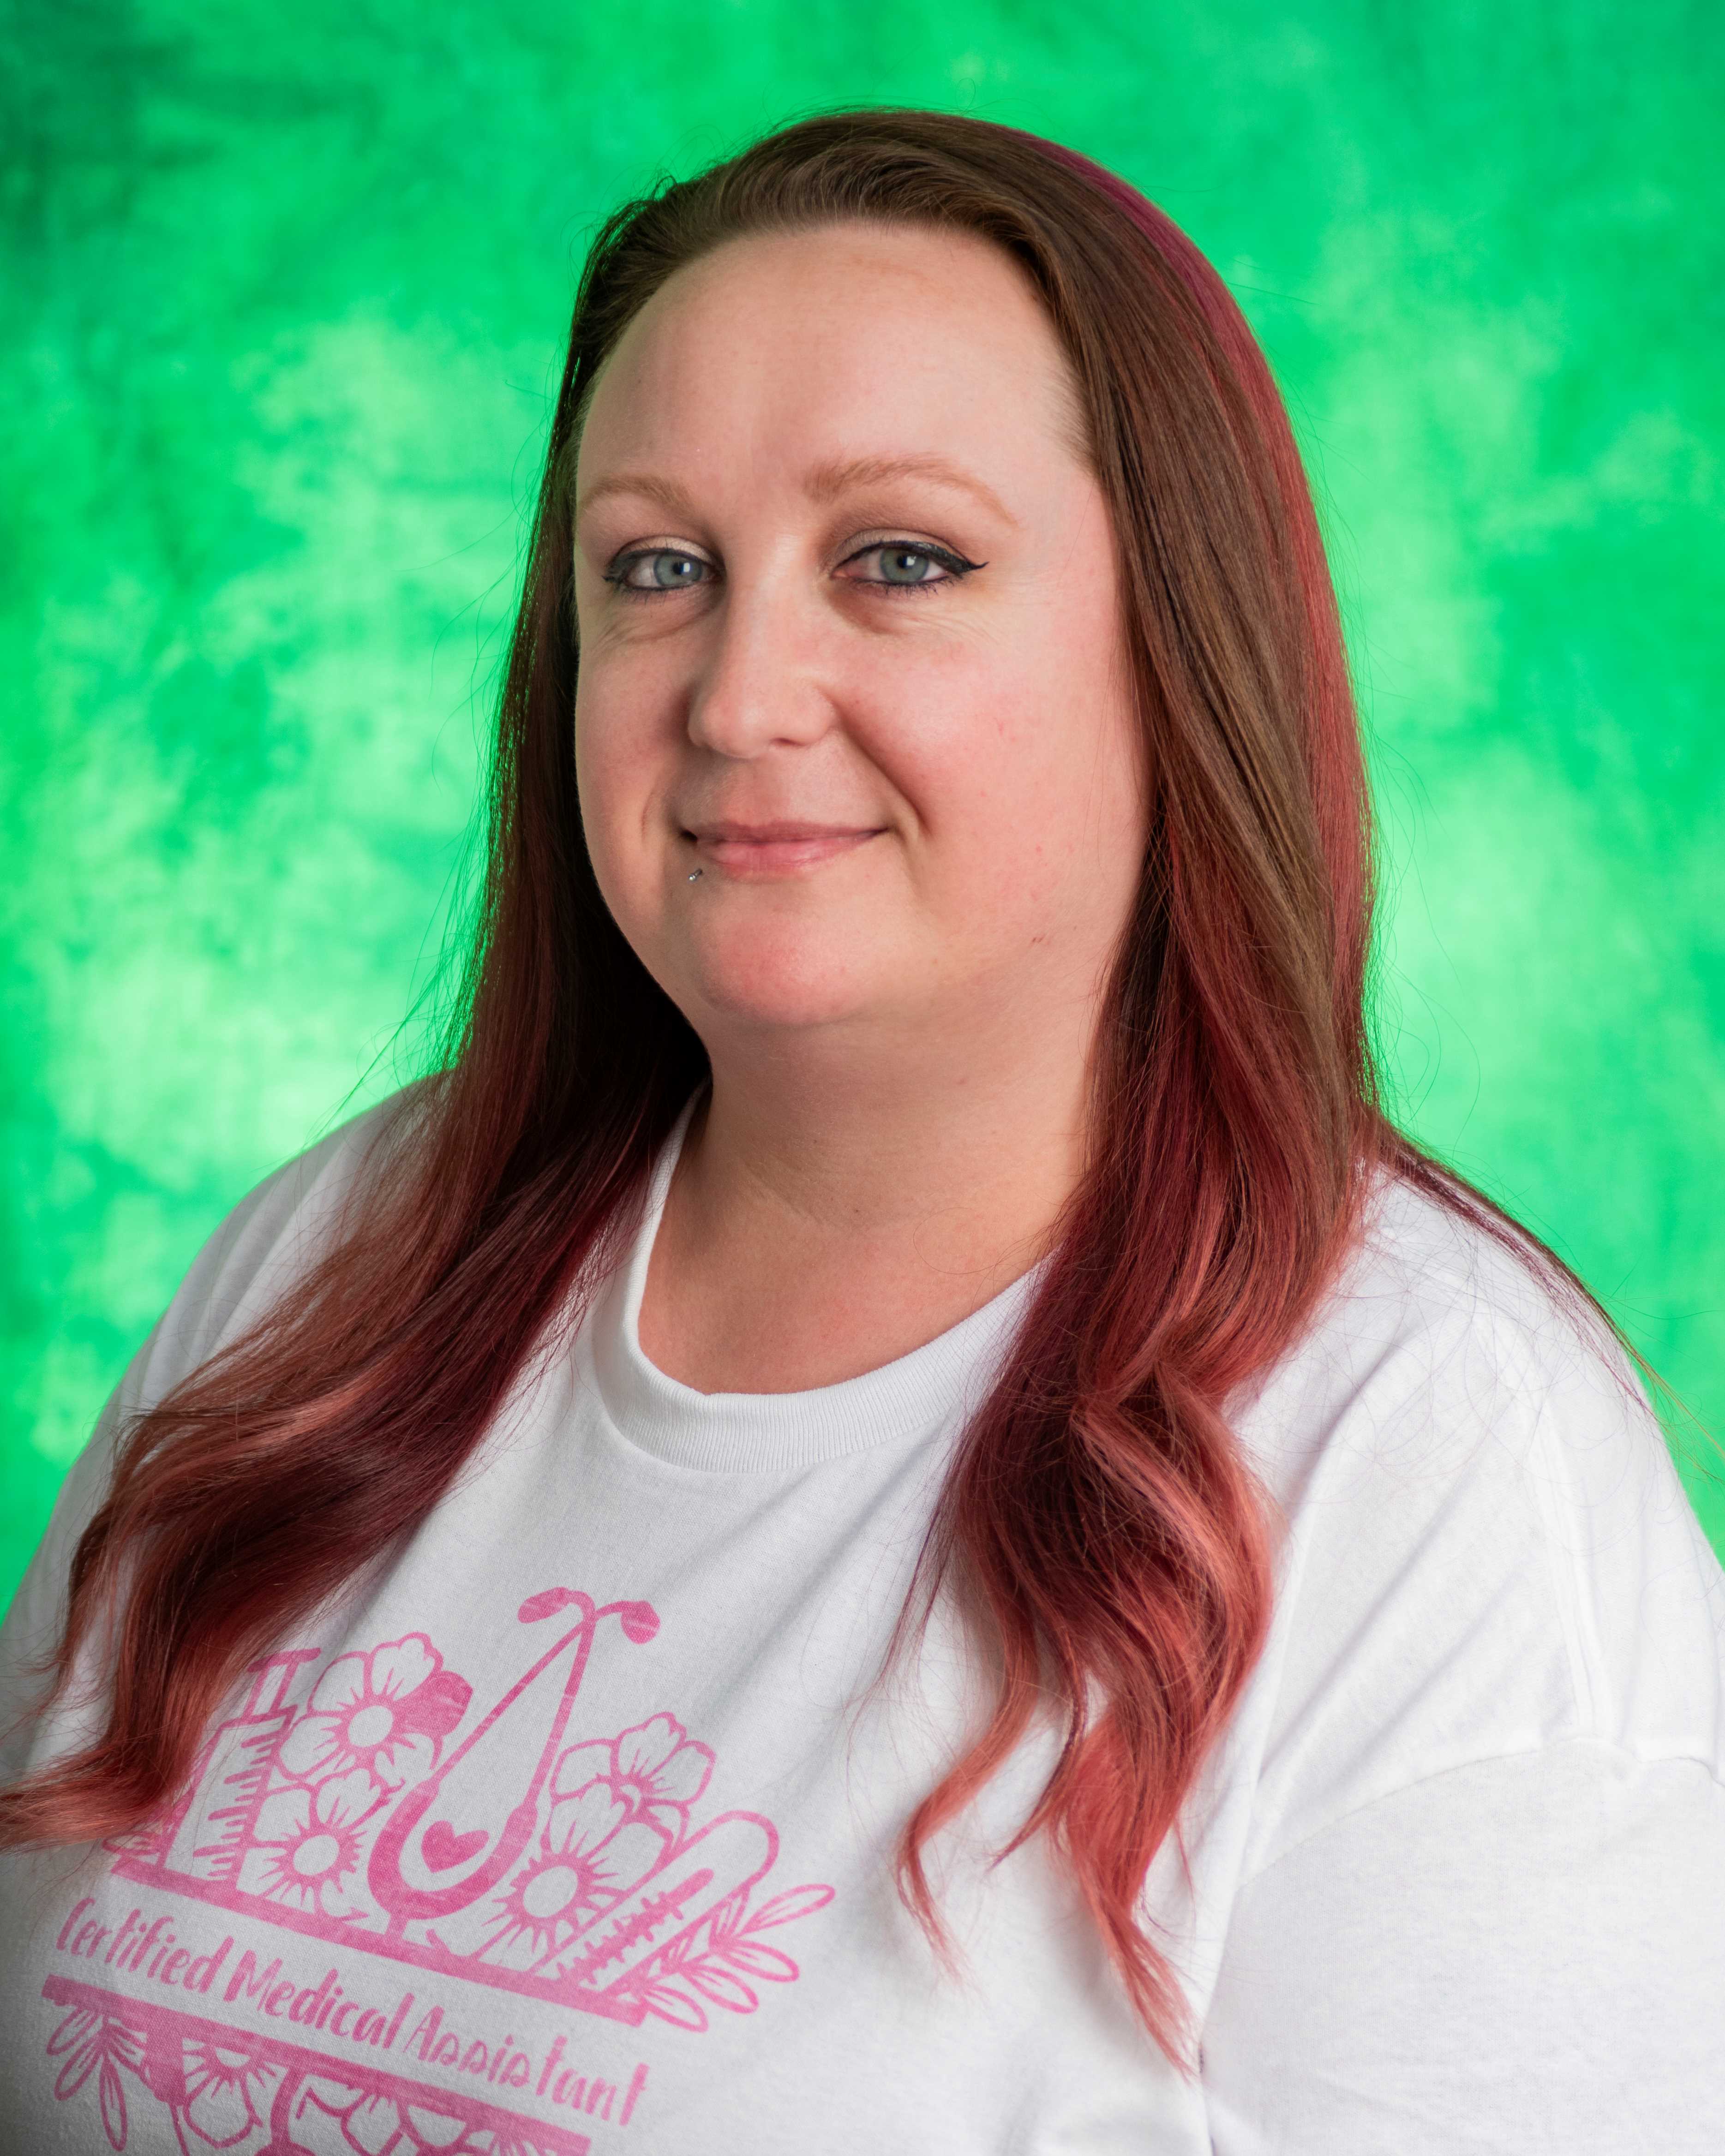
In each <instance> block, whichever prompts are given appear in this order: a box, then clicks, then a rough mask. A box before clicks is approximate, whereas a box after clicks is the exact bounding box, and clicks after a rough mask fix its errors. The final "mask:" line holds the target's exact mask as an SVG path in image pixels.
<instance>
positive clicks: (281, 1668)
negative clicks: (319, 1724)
mask: <svg viewBox="0 0 1725 2156" xmlns="http://www.w3.org/2000/svg"><path fill="white" fill-rule="evenodd" d="M316 1660H317V1650H316V1648H315V1647H292V1648H289V1649H287V1650H285V1651H284V1652H283V1653H281V1654H278V1655H269V1656H267V1657H266V1658H265V1660H264V1661H261V1662H254V1663H253V1664H252V1665H251V1666H250V1668H249V1671H247V1674H248V1676H250V1677H251V1678H252V1680H253V1682H252V1688H251V1692H250V1695H249V1697H248V1699H247V1701H246V1703H245V1705H244V1707H242V1708H241V1710H240V1712H239V1713H238V1714H237V1715H236V1716H234V1718H233V1719H232V1720H231V1721H228V1722H223V1723H222V1724H221V1726H220V1727H218V1729H217V1731H216V1732H215V1734H214V1736H213V1738H212V1739H211V1740H210V1743H209V1746H208V1749H207V1750H206V1752H205V1753H204V1756H203V1759H202V1760H201V1761H200V1763H199V1764H198V1770H197V1772H196V1774H195V1775H194V1776H193V1784H192V1787H193V1791H194V1793H195V1794H202V1795H203V1796H205V1798H206V1802H205V1803H204V1804H198V1803H197V1802H196V1801H195V1797H194V1799H192V1800H188V1801H187V1803H186V1804H184V1805H183V1806H182V1809H181V1811H180V1815H179V1818H178V1820H177V1824H176V1825H175V1826H174V1829H173V1831H172V1835H170V1837H169V1840H168V1843H167V1849H166V1851H164V1852H163V1855H162V1859H161V1861H162V1863H163V1864H165V1865H166V1866H167V1869H168V1870H169V1871H177V1872H178V1873H180V1874H181V1875H182V1876H183V1877H185V1878H188V1879H208V1880H219V1881H229V1880H231V1879H232V1878H233V1877H234V1874H235V1872H236V1871H238V1870H239V1861H240V1859H241V1857H242V1856H244V1854H245V1851H246V1845H247V1844H248V1843H249V1841H250V1840H251V1836H252V1830H253V1829H254V1827H255V1825H257V1818H258V1812H259V1808H260V1806H261V1805H262V1804H263V1801H264V1794H265V1785H266V1784H267V1783H268V1781H269V1779H270V1766H271V1764H272V1763H273V1762H274V1760H275V1750H276V1747H277V1745H278V1744H279V1743H280V1741H281V1737H282V1732H284V1731H285V1729H286V1727H287V1726H288V1724H289V1722H291V1721H292V1720H293V1717H294V1710H293V1708H292V1707H290V1706H289V1705H288V1703H287V1695H288V1691H289V1690H290V1686H292V1683H293V1679H294V1672H295V1671H296V1670H297V1669H299V1668H300V1666H301V1664H302V1663H305V1662H315V1661H316ZM211 1799H213V1800H214V1801H210V1800H211ZM212 1830H213V1832H212Z"/></svg>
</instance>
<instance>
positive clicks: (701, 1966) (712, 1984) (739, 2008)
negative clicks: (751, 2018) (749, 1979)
mask: <svg viewBox="0 0 1725 2156" xmlns="http://www.w3.org/2000/svg"><path fill="white" fill-rule="evenodd" d="M681 1974H682V1977H683V1979H684V1981H685V1983H688V1984H693V1985H694V1986H695V1989H696V1990H697V1991H698V1992H700V1993H701V1994H702V1996H703V1997H704V1998H707V1999H713V2000H715V2001H716V2003H717V2004H718V2005H721V2006H728V2007H729V2008H730V2010H731V2011H732V2013H733V2014H752V2013H753V2012H754V2010H755V2009H756V2008H757V2006H758V2005H760V2003H761V2002H760V2000H759V1999H757V1998H756V1996H755V1994H754V1993H753V1992H752V1991H751V1990H750V1989H749V1988H748V1986H747V1984H745V1983H743V1982H742V1979H741V1978H739V1977H735V1976H732V1974H731V1972H730V1971H729V1970H728V1969H726V1968H725V1966H724V1965H723V1963H720V1962H716V1961H691V1963H690V1964H689V1966H688V1967H687V1968H686V1969H684V1970H682V1971H681Z"/></svg>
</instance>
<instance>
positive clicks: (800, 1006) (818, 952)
mask: <svg viewBox="0 0 1725 2156" xmlns="http://www.w3.org/2000/svg"><path fill="white" fill-rule="evenodd" d="M716 941H717V947H716V948H715V947H710V948H706V949H703V950H699V951H696V952H691V953H689V954H688V956H689V958H690V959H691V961H692V962H691V964H690V966H689V971H688V974H687V976H686V977H685V978H687V979H688V982H689V986H690V988H691V991H692V992H693V997H694V999H695V1000H696V1001H698V1002H699V1003H700V1004H704V1005H705V1006H706V1009H709V1010H711V1012H712V1013H713V1014H715V1015H716V1016H717V1017H721V1018H723V1019H728V1020H731V1021H732V1022H734V1023H740V1024H745V1025H750V1026H815V1025H831V1024H837V1023H839V1022H841V1021H843V1020H844V1019H850V1018H857V1017H860V1016H861V1015H862V1014H863V1012H864V1011H865V1009H870V1008H873V1007H875V1005H876V1004H878V1002H879V1001H880V998H879V997H878V996H876V995H874V994H871V993H870V990H871V988H873V987H874V986H875V978H876V976H877V974H878V973H879V972H880V964H877V963H875V962H871V960H873V959H875V956H876V954H875V953H872V952H867V951H866V950H865V949H863V948H861V947H860V944H861V939H860V937H845V939H843V942H842V943H841V944H839V946H838V947H835V943H834V937H832V936H831V934H830V933H829V934H825V935H822V936H819V937H814V936H809V935H798V934H796V933H794V932H793V933H790V934H785V933H783V932H780V933H778V934H776V935H768V936H762V935H760V934H758V933H757V934H752V935H749V936H747V937H742V936H737V937H723V938H720V939H716ZM890 955H891V954H890V953H880V954H879V957H880V961H881V962H884V961H885V960H886V958H887V957H890ZM892 971H893V969H892V968H891V966H890V965H889V966H886V972H887V973H889V975H890V974H891V973H892ZM900 978H902V976H900ZM673 993H675V991H673ZM676 1000H677V1001H679V1002H681V1001H682V998H681V996H680V995H678V996H676Z"/></svg>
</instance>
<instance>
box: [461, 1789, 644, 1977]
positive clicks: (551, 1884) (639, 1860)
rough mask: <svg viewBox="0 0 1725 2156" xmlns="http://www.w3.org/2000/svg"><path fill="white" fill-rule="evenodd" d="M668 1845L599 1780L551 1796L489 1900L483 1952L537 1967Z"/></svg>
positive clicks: (635, 1881)
mask: <svg viewBox="0 0 1725 2156" xmlns="http://www.w3.org/2000/svg"><path fill="white" fill-rule="evenodd" d="M669 1846H670V1837H669V1836H668V1835H666V1834H665V1830H664V1829H663V1828H662V1827H660V1825H658V1824H657V1823H656V1822H655V1820H649V1819H634V1818H631V1817H630V1815H629V1801H628V1799H627V1798H625V1797H623V1796H619V1794H617V1792H616V1791H615V1790H614V1789H609V1788H608V1787H607V1786H606V1784H604V1783H603V1782H594V1783H592V1784H589V1785H588V1787H587V1788H586V1789H583V1790H582V1792H581V1794H579V1795H578V1796H574V1797H567V1798H565V1799H564V1800H563V1801H562V1803H561V1804H553V1805H552V1811H551V1817H550V1819H549V1820H547V1823H546V1828H545V1831H544V1833H543V1834H542V1835H541V1836H540V1838H539V1845H538V1847H537V1848H536V1850H535V1851H534V1853H533V1855H532V1856H531V1858H530V1859H529V1860H528V1861H527V1862H526V1863H525V1864H524V1865H522V1866H520V1867H519V1869H518V1870H517V1871H516V1873H515V1875H514V1876H513V1877H512V1878H511V1881H510V1882H509V1884H508V1886H506V1888H505V1890H504V1892H502V1894H501V1895H500V1896H498V1897H496V1898H495V1900H494V1901H493V1902H492V1903H491V1904H490V1913H489V1916H488V1917H487V1920H486V1922H487V1931H488V1933H489V1936H488V1938H486V1940H485V1944H484V1946H483V1948H481V1949H480V1951H481V1952H482V1953H483V1955H484V1958H485V1960H486V1961H488V1962H494V1963H501V1964H502V1965H503V1966H504V1967H505V1968H506V1969H533V1968H536V1966H537V1965H538V1964H539V1963H541V1962H542V1961H545V1960H547V1959H548V1958H550V1957H551V1956H552V1954H554V1953H557V1951H558V1950H559V1949H560V1948H562V1946H564V1945H565V1944H566V1943H567V1942H568V1941H569V1940H570V1939H572V1938H573V1937H574V1936H575V1934H576V1933H577V1932H578V1931H579V1930H580V1929H581V1928H582V1927H583V1925H584V1924H586V1923H588V1922H590V1921H591V1920H592V1919H593V1917H596V1916H597V1915H598V1913H599V1912H600V1911H601V1910H602V1909H608V1908H609V1907H610V1906H611V1904H612V1903H613V1902H616V1901H619V1900H621V1898H622V1897H623V1896H624V1895H625V1894H627V1893H629V1892H630V1891H631V1890H632V1889H633V1888H634V1887H636V1886H639V1884H640V1882H641V1881H642V1880H644V1878H645V1877H646V1876H647V1874H648V1873H649V1871H652V1869H653V1868H654V1866H655V1865H656V1864H657V1863H658V1862H659V1861H660V1859H661V1858H662V1857H663V1856H664V1855H665V1851H666V1850H667V1848H668V1847H669ZM439 1936H440V1937H442V1938H444V1942H445V1943H446V1944H453V1943H454V1941H453V1940H451V1939H450V1938H449V1935H448V1934H447V1933H440V1934H439ZM469 1951H472V1949H471V1948H470V1949H469Z"/></svg>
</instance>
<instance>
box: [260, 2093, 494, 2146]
mask: <svg viewBox="0 0 1725 2156" xmlns="http://www.w3.org/2000/svg"><path fill="white" fill-rule="evenodd" d="M317 2117H322V2118H325V2119H328V2120H330V2121H331V2122H333V2123H334V2124H335V2125H336V2126H337V2127H338V2128H340V2130H341V2140H342V2143H343V2144H344V2145H345V2147H346V2148H350V2149H352V2150H353V2151H355V2152H356V2156H422V2152H424V2151H426V2150H429V2149H441V2150H455V2149H460V2150H464V2151H465V2150H467V2149H470V2148H475V2146H476V2145H477V2144H476V2143H475V2142H474V2141H472V2140H470V2138H468V2137H469V2132H470V2129H469V2128H468V2126H467V2123H466V2122H465V2121H464V2120H462V2119H459V2118H454V2117H450V2116H449V2114H448V2113H446V2112H440V2111H431V2110H429V2109H427V2108H426V2107H424V2105H421V2104H403V2103H401V2102H398V2101H397V2099H396V2098H394V2097H387V2096H367V2094H366V2093H365V2092H364V2091H363V2090H362V2089H359V2088H356V2087H353V2085H352V2083H351V2082H344V2081H337V2080H336V2079H334V2078H333V2077H331V2076H326V2075H322V2074H316V2075H313V2076H311V2079H310V2080H309V2081H308V2082H307V2083H306V2085H305V2090H304V2092H303V2093H302V2094H301V2096H300V2100H299V2102H298V2103H297V2104H296V2105H295V2131H296V2133H297V2134H300V2135H303V2134H304V2133H305V2131H306V2129H307V2128H311V2130H312V2132H313V2134H314V2142H313V2143H312V2144H311V2145H315V2146H316V2147H317V2148H320V2149H321V2148H326V2147H328V2148H334V2145H335V2144H334V2142H333V2140H332V2138H331V2137H329V2136H328V2135H326V2134H322V2133H316V2118H317Z"/></svg>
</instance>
